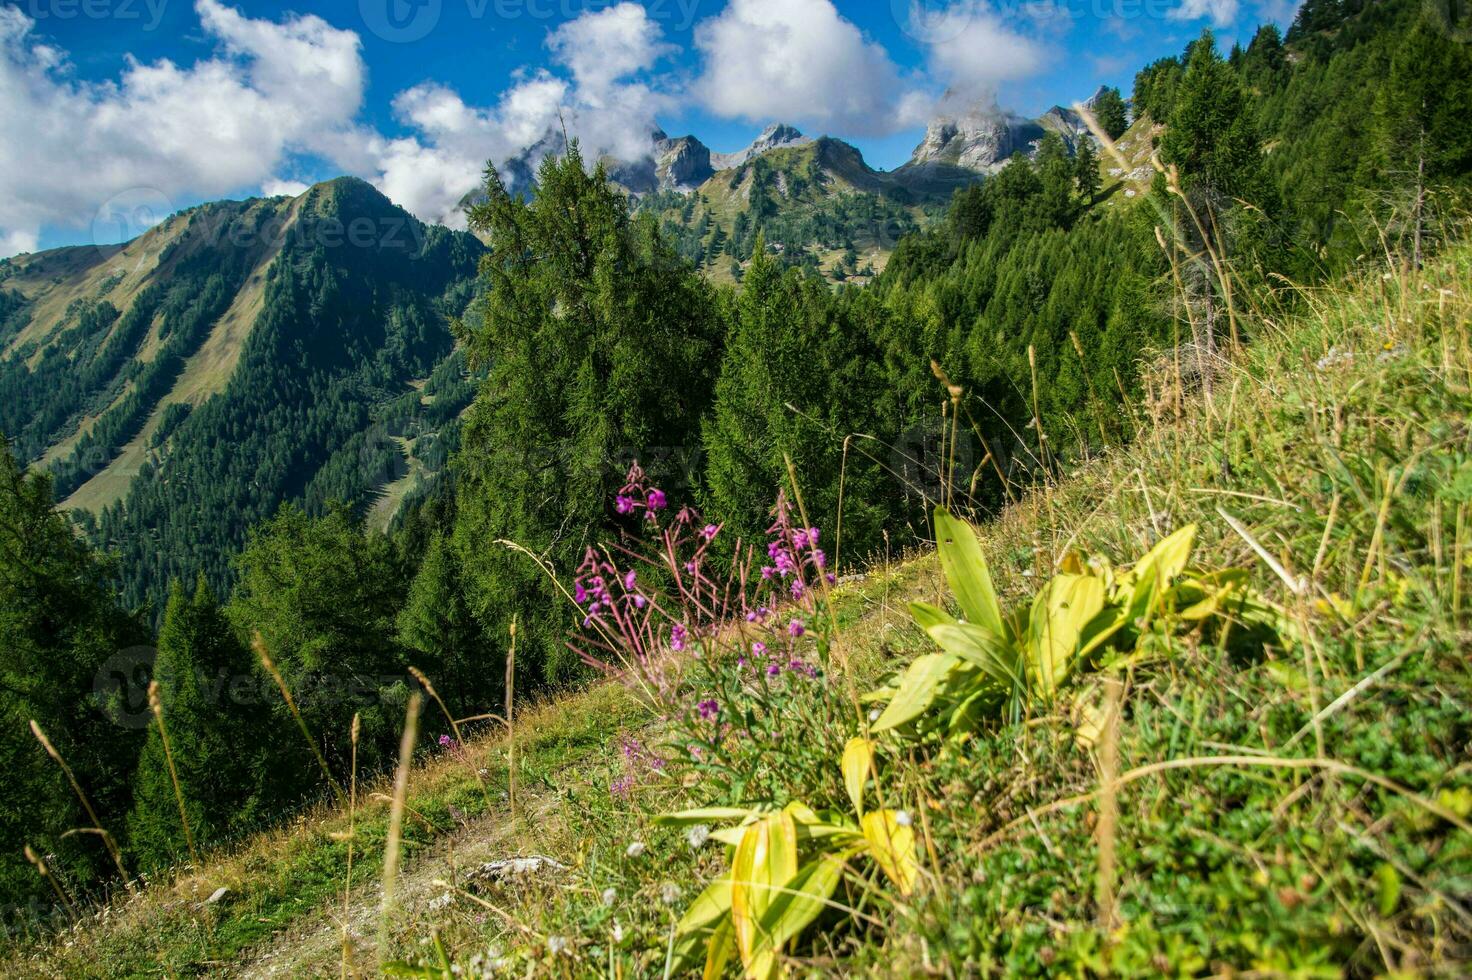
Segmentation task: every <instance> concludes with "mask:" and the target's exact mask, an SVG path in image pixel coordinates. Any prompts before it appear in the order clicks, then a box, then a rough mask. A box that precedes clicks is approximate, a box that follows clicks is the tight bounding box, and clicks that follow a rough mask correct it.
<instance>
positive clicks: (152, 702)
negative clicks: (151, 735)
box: [148, 680, 199, 868]
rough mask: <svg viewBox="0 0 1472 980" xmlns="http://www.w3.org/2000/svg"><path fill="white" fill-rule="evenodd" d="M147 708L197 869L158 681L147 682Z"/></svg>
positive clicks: (186, 811) (196, 860) (192, 860)
mask: <svg viewBox="0 0 1472 980" xmlns="http://www.w3.org/2000/svg"><path fill="white" fill-rule="evenodd" d="M148 707H149V708H151V709H152V710H153V720H154V721H155V722H157V723H158V737H159V739H160V740H161V741H162V742H163V745H164V761H165V762H166V763H168V766H169V781H170V782H172V783H173V784H174V802H176V803H178V804H179V822H180V823H181V824H183V825H184V843H185V844H187V845H188V846H189V860H190V863H192V864H193V865H194V866H195V867H196V868H197V867H199V852H198V851H197V850H195V848H194V831H193V830H192V829H190V827H189V813H188V810H187V809H186V807H185V806H184V790H183V789H182V788H181V787H180V786H179V770H178V768H177V767H176V766H175V765H174V749H173V746H171V745H170V744H169V730H168V727H167V726H165V725H164V700H163V698H162V697H160V696H159V691H158V681H156V680H151V681H149V682H148Z"/></svg>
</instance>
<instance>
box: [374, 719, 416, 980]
mask: <svg viewBox="0 0 1472 980" xmlns="http://www.w3.org/2000/svg"><path fill="white" fill-rule="evenodd" d="M423 705H424V698H423V697H422V696H421V695H419V694H418V693H415V694H411V695H409V705H408V708H407V709H406V710H405V713H404V734H403V737H402V738H401V739H399V765H398V769H397V770H395V772H394V793H393V801H392V803H390V805H389V811H388V837H387V839H386V840H385V841H384V844H383V900H382V902H381V904H380V905H379V909H378V962H379V965H380V966H382V965H383V961H384V957H386V956H387V955H388V920H389V916H390V915H391V914H392V913H393V908H394V892H395V886H396V885H397V884H398V877H399V856H400V855H399V851H400V847H401V845H402V843H403V833H404V806H405V799H406V797H407V796H408V795H409V770H410V769H412V768H413V766H414V742H415V740H416V739H417V738H418V737H419V709H420V708H421V707H422V706H423Z"/></svg>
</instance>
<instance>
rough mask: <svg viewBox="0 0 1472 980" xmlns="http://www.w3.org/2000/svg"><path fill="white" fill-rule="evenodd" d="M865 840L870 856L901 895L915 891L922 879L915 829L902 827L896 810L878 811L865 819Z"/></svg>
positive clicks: (867, 815) (904, 825)
mask: <svg viewBox="0 0 1472 980" xmlns="http://www.w3.org/2000/svg"><path fill="white" fill-rule="evenodd" d="M863 828H864V840H865V841H867V842H868V844H869V854H870V855H871V856H872V857H873V858H874V862H875V863H876V864H878V865H879V869H880V870H881V871H883V872H884V874H885V877H887V878H888V879H889V880H890V881H892V882H893V883H894V886H895V888H897V889H898V890H899V893H900V894H901V895H909V894H910V893H911V892H913V891H914V890H915V883H916V882H917V881H918V880H919V878H920V858H919V855H918V853H917V851H916V847H915V830H914V828H912V827H910V826H908V825H906V824H901V823H900V821H899V817H898V814H897V813H896V812H895V811H894V810H875V811H874V812H873V813H869V814H866V815H865V817H864V819H863Z"/></svg>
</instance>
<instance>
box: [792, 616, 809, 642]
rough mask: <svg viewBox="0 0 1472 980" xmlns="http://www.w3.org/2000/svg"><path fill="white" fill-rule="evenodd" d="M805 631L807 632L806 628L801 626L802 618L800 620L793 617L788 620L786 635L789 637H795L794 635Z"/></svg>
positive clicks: (796, 635) (799, 634) (797, 635)
mask: <svg viewBox="0 0 1472 980" xmlns="http://www.w3.org/2000/svg"><path fill="white" fill-rule="evenodd" d="M805 632H807V630H806V629H805V628H804V627H803V625H802V620H800V619H794V620H793V621H792V622H790V623H788V624H787V635H788V636H791V637H794V638H795V637H799V636H802V635H803V633H805Z"/></svg>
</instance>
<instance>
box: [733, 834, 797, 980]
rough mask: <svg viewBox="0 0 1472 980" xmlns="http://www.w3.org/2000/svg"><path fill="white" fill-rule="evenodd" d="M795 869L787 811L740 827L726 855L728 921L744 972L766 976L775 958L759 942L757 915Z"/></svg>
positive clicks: (793, 837) (768, 905)
mask: <svg viewBox="0 0 1472 980" xmlns="http://www.w3.org/2000/svg"><path fill="white" fill-rule="evenodd" d="M796 874H797V826H796V824H795V823H794V822H793V820H792V814H790V813H786V812H780V811H779V812H777V813H771V814H767V815H766V816H764V817H763V818H762V819H760V820H758V821H757V822H756V823H754V824H752V825H751V826H749V827H747V828H746V833H745V834H743V835H742V837H741V843H739V844H737V845H736V853H735V855H734V856H733V857H732V859H731V923H732V926H733V928H734V930H735V934H736V949H737V952H739V953H740V954H741V963H742V965H743V966H744V967H745V968H746V973H747V976H753V977H770V976H773V975H774V974H775V972H776V966H777V960H776V955H775V952H774V950H773V949H772V947H771V944H770V943H767V942H765V941H764V938H763V935H764V934H763V932H762V918H763V916H765V915H766V913H767V909H769V908H771V906H772V902H773V901H774V900H775V898H776V896H777V894H778V889H780V888H782V887H783V886H785V885H786V884H787V882H788V881H790V880H792V878H793V876H794V875H796Z"/></svg>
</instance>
